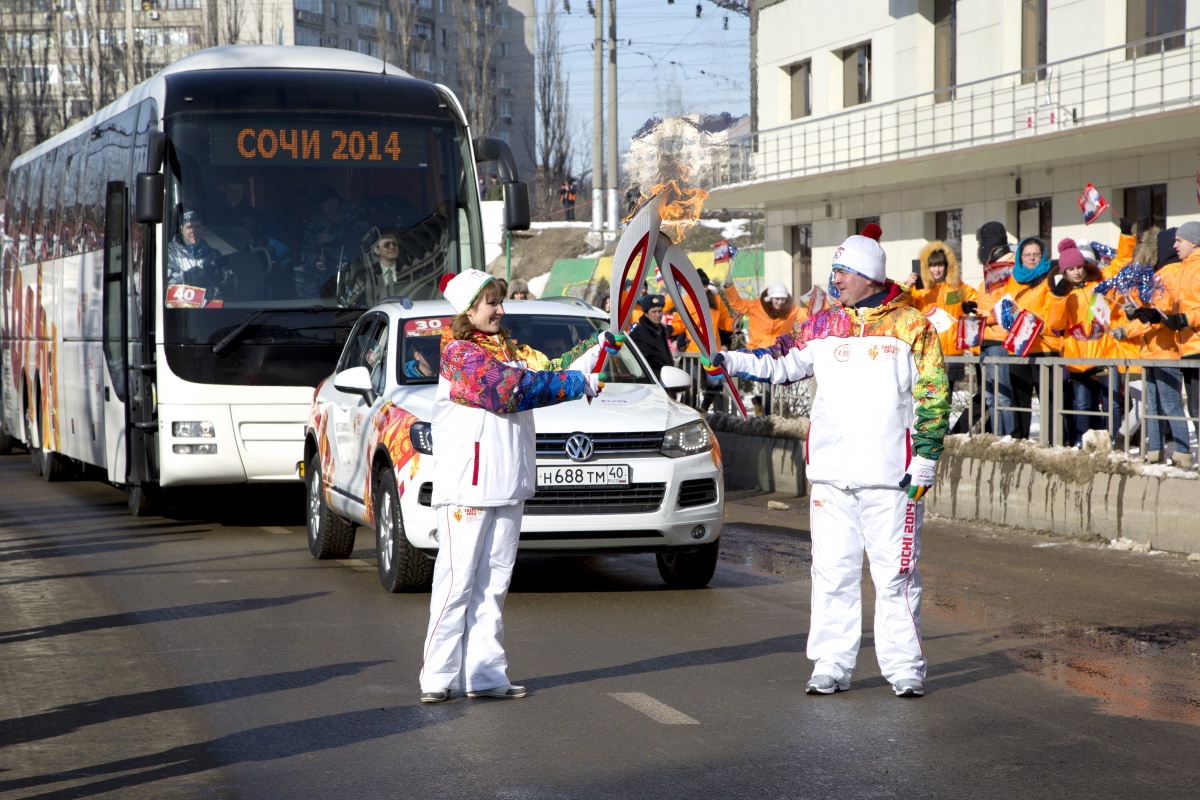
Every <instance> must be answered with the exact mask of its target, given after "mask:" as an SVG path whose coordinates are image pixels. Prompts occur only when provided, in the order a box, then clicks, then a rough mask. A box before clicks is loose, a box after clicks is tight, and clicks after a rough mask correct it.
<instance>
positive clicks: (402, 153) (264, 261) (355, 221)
mask: <svg viewBox="0 0 1200 800" xmlns="http://www.w3.org/2000/svg"><path fill="white" fill-rule="evenodd" d="M167 123H168V124H167V135H168V139H169V141H170V143H171V148H172V149H171V152H170V157H169V160H170V167H171V170H170V173H171V194H170V199H171V203H170V205H169V213H168V218H167V219H166V220H165V222H164V229H165V230H166V231H170V232H171V235H170V239H169V240H168V244H167V248H166V250H167V259H166V263H165V264H164V272H163V287H164V291H163V300H164V303H165V305H166V307H167V308H168V309H175V310H186V311H192V312H195V311H201V312H203V311H211V310H213V309H221V308H242V309H252V308H268V309H269V308H288V307H299V308H303V309H309V308H311V307H312V306H323V307H329V308H331V309H365V308H368V307H370V306H371V305H374V304H375V303H376V302H377V301H379V300H381V299H383V298H385V297H388V296H392V295H399V294H403V295H406V296H408V297H409V298H412V299H424V298H429V297H434V296H436V294H437V281H438V279H439V278H440V277H441V276H442V275H443V274H445V273H447V272H457V271H458V270H459V269H460V268H463V267H467V266H472V264H471V263H470V262H471V260H472V258H471V253H472V250H473V247H474V246H478V245H473V242H472V240H473V238H474V239H478V234H477V233H476V232H473V231H472V230H471V227H472V225H473V224H474V223H473V222H472V221H473V220H474V219H477V213H476V212H475V210H474V206H475V204H476V203H477V202H478V196H477V193H476V192H475V191H474V179H473V177H472V175H471V173H470V161H469V159H470V151H469V143H468V142H466V140H465V137H464V136H462V135H461V133H460V130H458V129H457V128H456V126H455V125H454V123H452V122H450V121H447V120H422V119H413V118H400V117H394V116H382V115H379V116H372V115H361V116H358V117H357V118H356V117H354V116H348V115H346V114H344V113H342V114H337V115H320V114H313V113H307V114H296V113H288V112H271V113H264V114H247V113H244V112H240V113H236V114H226V115H214V114H211V113H206V114H186V113H184V114H177V115H173V116H172V117H170V118H168V121H167ZM473 233H474V237H473V235H472V234H473ZM165 235H167V234H164V236H165ZM168 327H170V326H168ZM201 327H204V326H201Z"/></svg>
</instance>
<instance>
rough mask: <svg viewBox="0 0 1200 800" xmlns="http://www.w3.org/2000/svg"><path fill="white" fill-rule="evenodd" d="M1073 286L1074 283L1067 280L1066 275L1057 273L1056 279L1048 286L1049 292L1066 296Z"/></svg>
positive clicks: (1058, 295)
mask: <svg viewBox="0 0 1200 800" xmlns="http://www.w3.org/2000/svg"><path fill="white" fill-rule="evenodd" d="M1074 288H1075V284H1073V283H1071V282H1070V281H1069V280H1067V276H1066V275H1059V276H1058V280H1057V281H1055V282H1054V283H1053V284H1052V285H1051V286H1050V293H1051V294H1052V295H1054V296H1055V297H1066V296H1067V295H1069V294H1070V293H1071V290H1072V289H1074Z"/></svg>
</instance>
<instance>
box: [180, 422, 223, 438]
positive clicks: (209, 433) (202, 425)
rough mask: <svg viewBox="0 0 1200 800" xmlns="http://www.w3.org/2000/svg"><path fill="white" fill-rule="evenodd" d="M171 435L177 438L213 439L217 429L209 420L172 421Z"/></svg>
mask: <svg viewBox="0 0 1200 800" xmlns="http://www.w3.org/2000/svg"><path fill="white" fill-rule="evenodd" d="M171 435H172V436H174V437H176V438H177V439H213V438H216V435H217V429H216V428H215V427H214V426H213V424H212V423H211V422H209V421H208V420H203V421H198V420H197V421H189V422H172V423H171Z"/></svg>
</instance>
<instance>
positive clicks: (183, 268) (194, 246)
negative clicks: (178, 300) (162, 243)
mask: <svg viewBox="0 0 1200 800" xmlns="http://www.w3.org/2000/svg"><path fill="white" fill-rule="evenodd" d="M223 262H224V258H223V257H222V255H221V254H220V253H219V252H218V251H217V249H216V248H214V247H213V246H211V245H210V244H209V243H208V242H206V241H205V240H204V220H202V219H201V218H200V212H198V211H185V212H183V216H182V217H181V218H180V225H179V233H178V234H176V235H175V236H174V237H173V238H172V239H171V242H170V243H169V244H168V245H167V287H168V289H169V288H170V287H172V286H194V287H197V288H200V289H203V290H204V292H205V294H204V296H203V298H202V300H200V304H201V305H207V304H209V303H211V302H212V301H213V300H220V299H222V298H223V297H224V296H226V295H229V294H232V292H233V289H234V288H235V287H236V286H237V277H236V276H234V275H233V273H231V272H230V271H229V270H228V269H226V268H225V266H224V263H223ZM168 302H170V299H168ZM187 305H191V301H189V302H188V303H187Z"/></svg>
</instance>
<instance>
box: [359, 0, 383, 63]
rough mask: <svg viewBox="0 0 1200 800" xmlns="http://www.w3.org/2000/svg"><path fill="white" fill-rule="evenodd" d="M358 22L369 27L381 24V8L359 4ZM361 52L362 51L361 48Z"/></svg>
mask: <svg viewBox="0 0 1200 800" xmlns="http://www.w3.org/2000/svg"><path fill="white" fill-rule="evenodd" d="M358 24H359V25H365V26H366V27H368V28H374V27H376V26H377V25H379V9H377V8H375V7H373V6H359V7H358ZM359 52H362V51H361V50H360V51H359Z"/></svg>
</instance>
